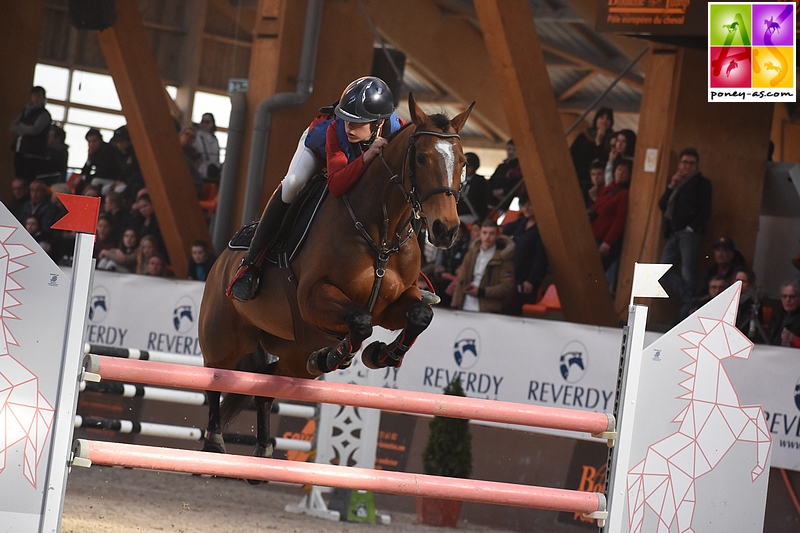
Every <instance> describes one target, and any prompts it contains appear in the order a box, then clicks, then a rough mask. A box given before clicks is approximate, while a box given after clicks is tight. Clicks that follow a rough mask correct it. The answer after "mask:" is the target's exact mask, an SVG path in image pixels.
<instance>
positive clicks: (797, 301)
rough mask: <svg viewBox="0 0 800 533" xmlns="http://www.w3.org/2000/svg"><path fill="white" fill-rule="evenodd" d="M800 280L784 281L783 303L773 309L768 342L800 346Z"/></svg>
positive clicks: (782, 290)
mask: <svg viewBox="0 0 800 533" xmlns="http://www.w3.org/2000/svg"><path fill="white" fill-rule="evenodd" d="M798 308H800V280H798V279H797V278H795V279H792V280H788V281H784V282H783V285H781V305H780V306H777V307H776V308H775V309H773V310H772V318H771V319H770V321H769V326H768V327H767V344H772V345H775V346H790V347H792V348H800V310H798Z"/></svg>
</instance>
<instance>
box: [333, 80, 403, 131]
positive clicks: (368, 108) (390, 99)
mask: <svg viewBox="0 0 800 533" xmlns="http://www.w3.org/2000/svg"><path fill="white" fill-rule="evenodd" d="M333 112H334V113H335V114H336V116H337V117H339V118H340V119H342V120H346V121H348V122H357V123H365V122H374V121H376V120H382V119H387V118H389V117H390V116H392V113H393V112H394V96H393V95H392V91H391V90H390V89H389V86H388V85H386V82H384V81H383V80H382V79H380V78H376V77H375V76H364V77H363V78H359V79H357V80H356V81H354V82H353V83H351V84H350V85H348V86H347V88H346V89H345V90H344V92H343V93H342V97H341V98H339V103H338V104H336V108H335V109H334V110H333Z"/></svg>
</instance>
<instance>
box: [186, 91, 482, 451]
mask: <svg viewBox="0 0 800 533" xmlns="http://www.w3.org/2000/svg"><path fill="white" fill-rule="evenodd" d="M474 105H475V104H474V102H473V104H472V105H471V106H470V107H469V108H468V109H467V110H466V111H464V112H462V113H460V114H458V115H457V116H456V117H454V118H453V119H448V117H447V116H446V115H443V114H435V115H431V116H428V115H426V114H425V113H424V111H423V110H422V108H420V107H419V105H418V104H417V103H416V101H415V100H414V97H413V95H411V94H409V98H408V107H409V113H410V116H411V122H410V123H409V124H407V125H406V126H405V127H404V128H403V129H401V130H399V131H398V132H397V133H396V134H394V135H393V136H392V137H390V139H389V142H388V143H387V144H386V145H385V146H384V147H383V150H382V154H381V156H380V157H379V158H376V159H374V160H373V161H372V162H371V163H370V165H369V166H368V167H367V169H366V172H365V173H364V175H363V176H362V177H361V179H360V180H359V181H358V182H357V183H356V184H355V185H354V186H353V187H352V188H351V189H350V190H349V191H348V192H347V193H345V194H344V195H342V196H341V197H338V198H336V197H333V196H332V195H328V196H327V197H326V198H325V200H324V201H323V202H322V203H321V205H320V206H319V207H318V211H317V214H316V217H315V219H314V222H313V224H312V225H311V227H310V228H309V229H308V233H307V236H306V238H305V241H304V244H303V246H302V248H301V249H300V250H299V252H297V254H296V255H295V257H294V259H293V261H292V263H291V270H288V269H286V268H274V267H265V268H264V269H263V273H262V277H261V280H260V285H259V292H258V295H257V296H256V298H255V299H253V300H251V301H249V302H246V303H242V302H238V301H235V300H231V299H229V298H227V297H226V296H225V288H226V287H227V285H228V283H229V281H230V279H231V278H232V276H233V274H234V272H235V271H236V269H237V267H238V266H239V264H240V262H241V259H242V256H243V252H242V251H232V250H230V249H227V250H225V251H224V252H223V253H222V254H220V256H219V258H218V259H217V261H216V262H215V263H214V266H213V267H212V268H211V271H210V272H209V275H208V279H207V280H206V284H205V289H204V292H203V299H202V304H201V306H200V315H199V320H198V328H199V340H200V347H201V350H202V353H203V363H204V365H205V366H206V367H212V368H220V369H239V370H247V371H255V372H261V373H267V374H272V375H278V376H289V377H296V378H307V379H314V378H317V377H319V376H320V375H322V374H324V373H327V372H332V371H334V370H337V369H338V368H346V367H347V366H349V365H350V364H351V363H352V360H353V357H354V356H355V354H356V352H357V351H358V350H359V349H360V348H361V345H362V343H363V342H364V341H365V340H367V339H368V338H369V337H370V336H371V335H372V329H373V326H375V325H377V326H381V327H383V328H386V329H389V330H401V332H400V334H399V335H398V337H397V338H396V339H395V340H394V341H393V342H391V343H390V344H388V345H387V344H385V343H383V342H378V341H376V342H373V343H371V344H370V345H369V346H368V347H367V348H365V350H364V352H363V353H362V361H363V362H364V364H365V365H366V366H367V367H369V368H373V369H380V368H386V367H390V366H391V367H399V366H400V364H401V363H402V360H403V356H404V355H405V353H406V352H407V351H408V349H409V348H410V347H411V345H412V344H413V343H414V341H415V340H416V338H417V337H418V336H419V335H420V334H421V333H422V332H423V331H424V330H425V329H426V328H427V327H428V325H429V324H430V322H431V320H432V318H433V311H432V309H431V305H430V304H431V303H432V302H431V301H429V299H427V298H423V296H422V294H421V293H420V290H419V289H418V287H417V280H418V278H419V272H420V257H421V253H420V247H419V245H418V243H417V239H416V234H415V231H414V229H413V226H414V225H416V224H412V222H414V221H420V222H421V221H422V220H424V221H425V223H426V225H427V228H428V230H429V237H428V238H429V240H430V242H431V243H432V244H433V245H435V246H437V247H439V248H447V247H449V246H451V245H452V244H453V242H454V240H455V238H456V235H457V232H458V227H459V218H458V212H457V210H456V202H457V199H458V194H459V190H460V187H461V182H462V180H463V179H464V177H465V174H466V165H465V162H466V157H465V156H464V152H463V150H462V147H461V142H460V137H459V135H458V133H459V131H461V129H462V128H463V126H464V124H465V123H466V121H467V118H468V117H469V114H470V112H471V111H472V107H473V106H474ZM295 292H296V296H295V294H293V293H295ZM207 395H208V405H209V415H208V428H207V431H206V438H205V442H204V446H203V449H204V450H205V451H211V452H218V453H225V443H224V440H223V438H222V429H221V428H222V427H223V426H224V425H225V424H227V423H228V422H229V421H230V420H231V419H232V418H233V417H234V416H235V415H236V414H237V413H238V412H239V411H241V409H242V408H243V407H244V404H245V401H246V400H247V398H246V397H243V396H239V395H231V394H228V395H226V397H225V401H223V402H222V403H223V405H222V408H220V393H219V392H215V391H207ZM273 400H274V399H273V398H258V397H257V398H255V404H256V412H257V415H256V416H257V436H256V441H257V443H256V446H255V451H254V455H255V456H258V457H271V456H272V448H273V444H272V443H271V441H270V437H269V413H270V408H271V405H272V402H273Z"/></svg>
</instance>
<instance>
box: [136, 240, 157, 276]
mask: <svg viewBox="0 0 800 533" xmlns="http://www.w3.org/2000/svg"><path fill="white" fill-rule="evenodd" d="M137 235H138V234H137ZM158 246H159V243H158V241H156V239H155V237H153V236H152V235H145V236H144V237H142V238H141V239H140V240H139V251H138V253H137V254H136V273H137V274H145V273H146V270H147V260H148V259H150V257H151V256H152V255H155V254H156V253H158Z"/></svg>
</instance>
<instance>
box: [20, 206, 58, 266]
mask: <svg viewBox="0 0 800 533" xmlns="http://www.w3.org/2000/svg"><path fill="white" fill-rule="evenodd" d="M25 229H26V230H27V231H28V233H30V235H31V237H33V240H35V241H36V242H37V244H39V247H40V248H41V249H42V250H44V253H46V254H47V255H51V253H52V251H53V241H52V239H51V237H50V233H49V232H48V231H46V230H45V229H44V228H42V224H41V222H39V217H37V216H36V215H30V216H28V217H26V218H25ZM51 257H52V256H51Z"/></svg>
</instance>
